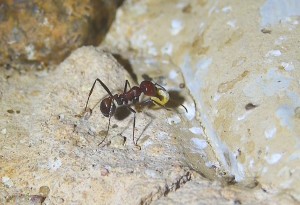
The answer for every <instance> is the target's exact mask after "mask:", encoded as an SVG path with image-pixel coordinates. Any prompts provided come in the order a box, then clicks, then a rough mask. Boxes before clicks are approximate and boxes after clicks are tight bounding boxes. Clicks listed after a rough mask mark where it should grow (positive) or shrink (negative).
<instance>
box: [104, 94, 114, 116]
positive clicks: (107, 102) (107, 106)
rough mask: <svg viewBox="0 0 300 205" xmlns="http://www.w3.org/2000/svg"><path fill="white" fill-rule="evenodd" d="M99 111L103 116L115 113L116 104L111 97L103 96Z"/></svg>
mask: <svg viewBox="0 0 300 205" xmlns="http://www.w3.org/2000/svg"><path fill="white" fill-rule="evenodd" d="M100 111H101V113H102V114H103V115H104V116H105V117H109V116H112V115H114V114H115V112H116V105H115V103H114V102H113V100H112V98H111V97H108V98H105V99H103V100H102V101H101V103H100Z"/></svg>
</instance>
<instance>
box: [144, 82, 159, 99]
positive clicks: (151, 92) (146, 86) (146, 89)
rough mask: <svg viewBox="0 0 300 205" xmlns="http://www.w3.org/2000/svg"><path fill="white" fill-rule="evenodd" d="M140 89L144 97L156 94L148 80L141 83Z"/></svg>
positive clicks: (153, 86)
mask: <svg viewBox="0 0 300 205" xmlns="http://www.w3.org/2000/svg"><path fill="white" fill-rule="evenodd" d="M140 88H141V90H142V91H143V93H144V94H145V95H148V96H155V95H156V94H157V93H156V92H157V91H156V87H155V85H154V84H153V83H152V82H151V81H148V80H145V81H143V82H141V84H140Z"/></svg>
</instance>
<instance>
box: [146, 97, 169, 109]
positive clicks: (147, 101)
mask: <svg viewBox="0 0 300 205" xmlns="http://www.w3.org/2000/svg"><path fill="white" fill-rule="evenodd" d="M150 102H151V103H153V104H155V105H157V106H160V107H161V108H164V109H166V110H168V111H171V109H169V108H167V107H166V106H164V105H162V104H160V103H158V102H156V101H155V100H152V99H148V100H145V101H143V102H142V103H143V104H145V105H147V104H149V103H150Z"/></svg>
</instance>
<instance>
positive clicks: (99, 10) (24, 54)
mask: <svg viewBox="0 0 300 205" xmlns="http://www.w3.org/2000/svg"><path fill="white" fill-rule="evenodd" d="M119 2H120V1H117V0H116V1H111V0H101V1H98V0H85V1H74V0H67V1H60V0H59V1H56V0H55V1H54V0H51V1H13V0H5V1H1V3H0V39H1V41H0V65H5V66H8V67H14V68H17V69H18V70H20V69H28V68H30V67H34V68H39V69H43V68H46V67H47V66H48V65H49V64H50V65H51V64H57V63H60V62H61V61H62V60H63V59H64V58H65V57H66V56H67V55H69V54H70V52H71V51H72V50H74V49H75V48H78V47H80V46H82V45H98V44H99V43H100V41H101V40H102V39H103V38H104V35H105V34H106V32H107V30H108V28H109V26H110V25H111V23H112V21H113V19H114V17H115V11H116V8H117V6H118V4H119Z"/></svg>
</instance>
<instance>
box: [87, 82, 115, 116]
mask: <svg viewBox="0 0 300 205" xmlns="http://www.w3.org/2000/svg"><path fill="white" fill-rule="evenodd" d="M96 82H99V83H100V84H101V86H102V87H103V88H104V89H105V90H106V92H107V93H108V94H109V95H110V96H111V97H113V95H112V93H111V92H110V90H109V89H108V87H107V86H106V85H105V84H104V83H103V82H102V81H101V80H100V79H99V78H97V79H96V80H95V82H94V83H93V86H92V88H91V90H90V93H89V97H88V99H87V101H86V104H85V108H84V110H86V109H87V105H88V103H89V100H90V97H91V95H92V93H93V90H94V87H95V85H96Z"/></svg>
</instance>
